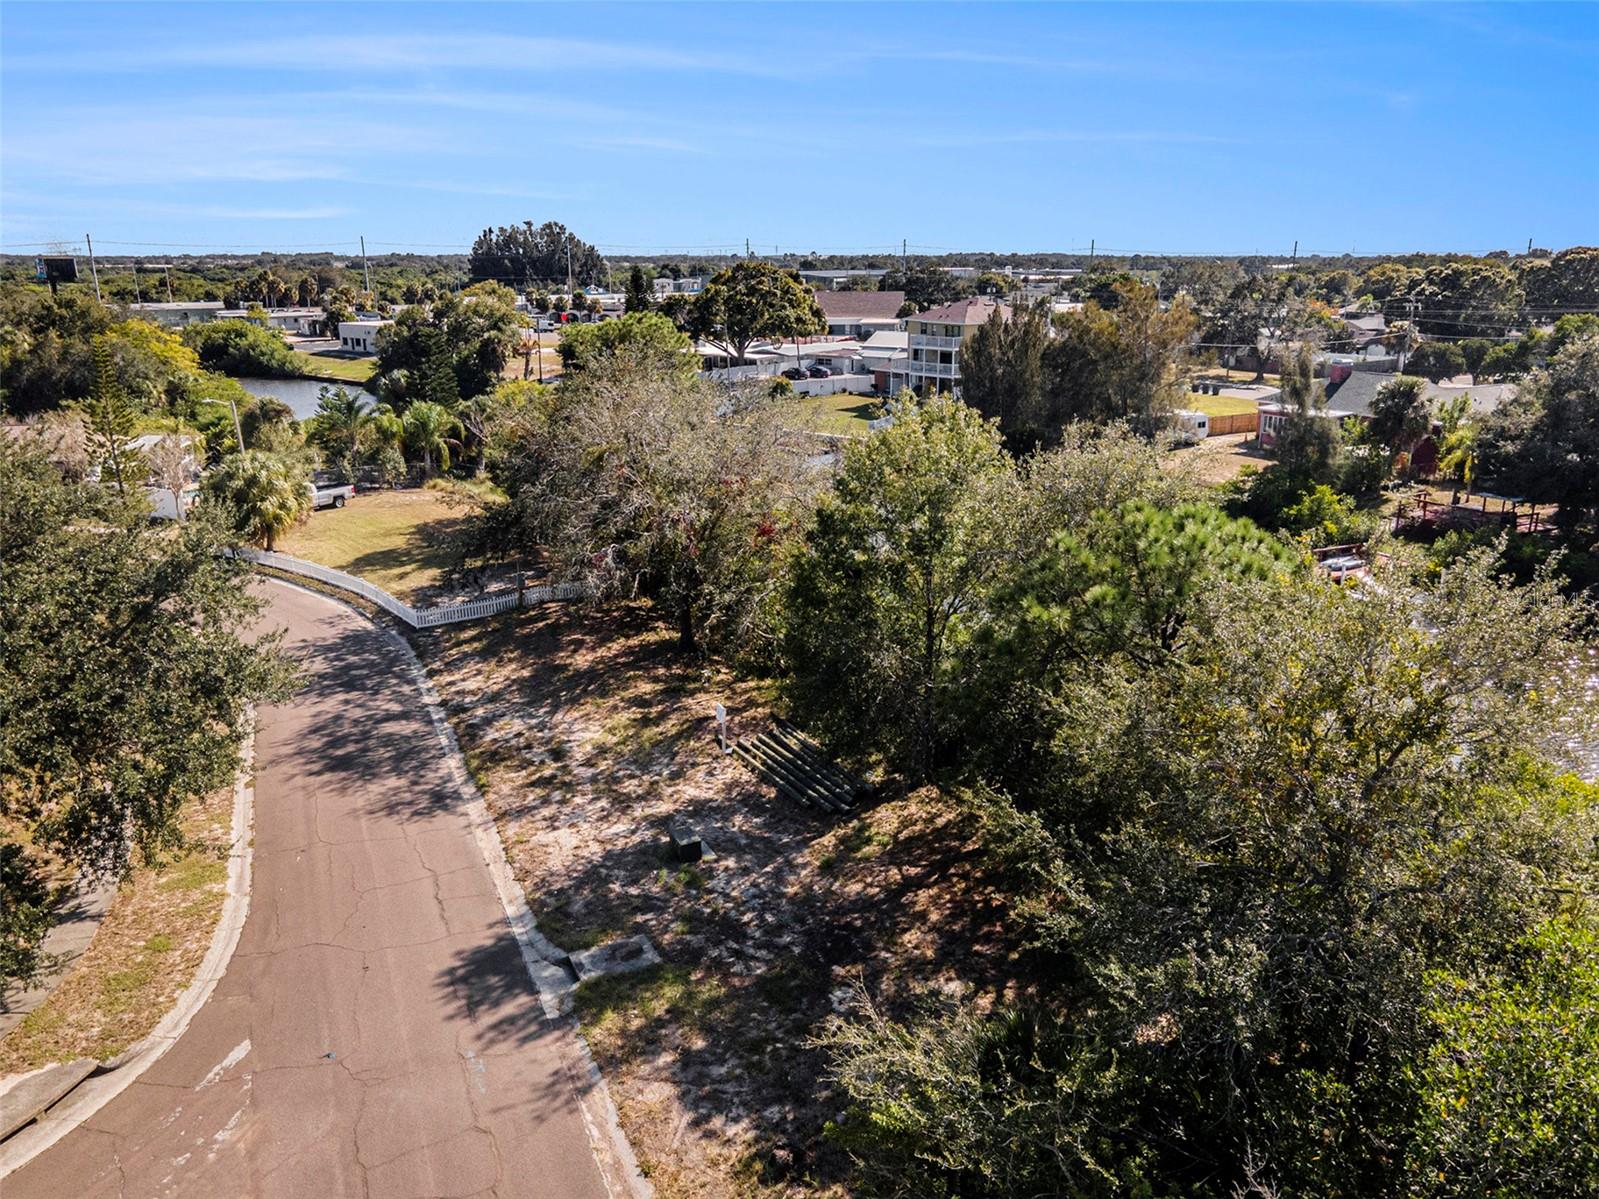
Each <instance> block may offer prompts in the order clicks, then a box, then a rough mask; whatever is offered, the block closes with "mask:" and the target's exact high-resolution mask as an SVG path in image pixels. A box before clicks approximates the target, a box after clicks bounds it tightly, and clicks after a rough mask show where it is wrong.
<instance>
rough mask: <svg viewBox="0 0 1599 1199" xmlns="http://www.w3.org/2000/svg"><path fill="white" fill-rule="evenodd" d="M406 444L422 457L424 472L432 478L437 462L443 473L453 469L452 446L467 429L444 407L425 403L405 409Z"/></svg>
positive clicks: (421, 402) (428, 401) (424, 401)
mask: <svg viewBox="0 0 1599 1199" xmlns="http://www.w3.org/2000/svg"><path fill="white" fill-rule="evenodd" d="M404 428H405V444H406V445H407V446H409V447H410V448H411V449H412V450H414V451H415V452H416V453H418V454H420V455H422V473H423V475H424V476H426V477H427V478H430V479H431V478H432V477H433V464H434V461H435V459H436V460H437V462H438V466H439V469H440V470H449V469H450V446H452V445H456V446H458V445H460V442H459V441H458V440H456V439H457V438H459V437H460V436H461V435H462V434H463V433H464V432H465V430H464V429H462V427H461V422H460V421H459V420H457V419H456V417H455V414H454V413H452V412H451V411H450V410H449V409H448V408H445V407H444V406H443V405H442V404H435V403H433V402H432V401H430V400H422V401H419V402H418V403H415V404H412V405H411V406H410V407H409V408H407V409H406V410H405V418H404Z"/></svg>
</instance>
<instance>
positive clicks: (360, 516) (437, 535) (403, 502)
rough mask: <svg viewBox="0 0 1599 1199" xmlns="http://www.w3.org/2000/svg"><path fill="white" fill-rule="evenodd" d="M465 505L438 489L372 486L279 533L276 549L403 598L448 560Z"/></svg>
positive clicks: (410, 598) (432, 579)
mask: <svg viewBox="0 0 1599 1199" xmlns="http://www.w3.org/2000/svg"><path fill="white" fill-rule="evenodd" d="M464 519H465V509H463V508H461V507H460V506H459V505H458V504H453V503H451V502H450V501H449V499H448V496H447V493H445V492H441V491H428V490H415V491H371V492H364V493H362V494H360V495H357V496H356V497H355V498H354V499H352V500H351V501H350V502H349V504H348V505H347V506H346V507H344V508H323V509H322V510H321V511H319V512H313V513H311V515H310V517H309V518H307V520H306V522H305V523H304V524H302V525H300V526H299V527H297V528H295V529H293V530H292V531H291V532H290V533H289V534H288V535H286V536H284V537H280V538H279V539H278V543H277V549H278V550H279V551H281V552H282V553H285V554H292V555H294V556H295V557H296V558H304V559H305V560H306V561H308V562H317V563H320V564H321V565H323V566H331V567H333V568H334V569H335V570H342V571H344V572H346V573H347V574H352V575H356V576H358V577H360V578H363V579H366V580H367V581H368V582H370V583H375V584H377V585H378V586H379V587H381V588H383V590H385V591H387V592H388V593H389V594H390V595H393V596H395V597H397V598H398V599H402V600H405V601H406V602H407V603H410V602H414V600H415V599H416V598H417V593H418V592H419V591H420V590H421V589H422V588H424V587H429V586H432V585H434V584H436V583H437V582H438V581H439V577H440V575H441V574H442V573H443V572H444V570H445V569H446V568H447V567H448V566H449V565H450V564H451V558H450V554H449V551H448V547H447V546H446V544H445V538H446V535H447V534H448V533H450V532H451V531H452V530H453V529H455V528H458V527H459V526H460V523H461V522H462V520H464Z"/></svg>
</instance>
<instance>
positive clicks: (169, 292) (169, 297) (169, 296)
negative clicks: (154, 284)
mask: <svg viewBox="0 0 1599 1199" xmlns="http://www.w3.org/2000/svg"><path fill="white" fill-rule="evenodd" d="M164 265H165V266H166V272H167V303H168V304H170V303H172V264H171V263H170V262H168V263H165V264H164Z"/></svg>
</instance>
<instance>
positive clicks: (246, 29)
mask: <svg viewBox="0 0 1599 1199" xmlns="http://www.w3.org/2000/svg"><path fill="white" fill-rule="evenodd" d="M0 22H3V27H0V32H3V41H0V68H3V74H0V105H3V107H0V240H3V241H4V243H5V245H6V248H7V249H9V250H21V251H28V250H31V249H33V248H34V243H40V242H46V241H54V240H60V241H63V242H67V243H74V242H78V241H79V240H80V239H81V237H82V235H83V233H84V232H85V231H88V232H89V233H91V234H92V235H93V236H94V238H95V242H96V248H97V249H99V248H101V247H102V246H103V247H104V250H105V252H107V253H116V252H123V253H131V252H142V251H143V250H145V249H149V250H151V251H159V250H160V249H161V248H162V247H160V246H159V245H157V244H155V243H172V245H173V250H172V252H181V249H182V248H195V249H201V248H207V247H219V248H220V247H227V248H238V249H245V250H253V249H262V248H271V249H290V248H299V247H307V248H309V247H322V246H326V247H328V248H333V249H344V248H347V247H349V246H351V245H352V244H353V242H354V240H355V238H356V237H357V236H358V235H360V234H365V236H366V238H367V244H368V247H369V249H379V250H384V249H390V248H400V247H406V246H415V247H417V248H418V249H421V250H435V249H439V250H443V249H464V248H465V247H466V246H467V245H468V244H469V243H470V242H471V239H472V238H473V236H474V235H475V234H476V233H477V232H478V231H479V230H480V229H482V228H483V227H484V226H485V225H489V224H502V223H510V222H514V221H520V220H522V219H524V218H531V219H533V220H535V221H542V220H546V219H557V220H561V221H563V222H565V223H566V224H568V225H569V226H571V227H572V228H573V229H574V230H575V231H577V232H578V233H579V234H580V235H581V236H583V237H585V238H587V239H588V240H590V241H593V242H596V243H597V244H599V245H600V246H601V248H602V249H603V250H605V251H606V252H608V253H611V254H614V255H618V256H625V254H626V253H627V252H628V251H629V250H635V249H636V250H639V251H673V250H677V251H685V252H692V251H693V250H696V249H699V248H708V249H720V248H724V247H725V248H731V247H733V246H742V243H743V240H744V239H745V238H746V237H747V238H750V239H751V240H752V242H753V243H754V244H755V245H756V246H757V247H758V248H760V249H763V250H767V251H770V250H771V249H772V248H773V247H774V246H781V247H782V248H783V249H785V250H790V249H794V250H813V249H814V250H819V251H822V252H832V251H837V252H847V251H862V252H868V251H875V250H879V249H886V248H887V247H889V246H894V247H896V248H897V247H898V245H899V242H900V239H901V238H905V239H908V240H909V242H910V243H911V245H912V247H913V249H924V250H928V251H941V250H945V249H953V250H961V249H996V250H1043V249H1072V248H1076V247H1086V246H1087V244H1088V242H1089V240H1090V238H1092V239H1094V240H1095V241H1096V242H1097V244H1098V245H1099V246H1101V247H1105V248H1108V249H1112V250H1118V251H1134V250H1142V251H1150V252H1180V251H1190V252H1205V251H1210V252H1223V253H1228V252H1250V251H1257V250H1258V251H1261V252H1266V253H1285V252H1286V251H1287V250H1288V249H1289V248H1290V247H1291V245H1292V244H1293V242H1294V241H1295V240H1296V239H1297V240H1298V241H1299V243H1300V248H1301V251H1302V252H1315V251H1320V252H1330V253H1336V252H1341V251H1344V250H1350V249H1353V250H1356V251H1360V252H1372V251H1403V250H1410V249H1430V250H1447V249H1456V250H1469V251H1479V252H1480V251H1485V250H1489V249H1494V248H1500V247H1506V248H1509V247H1518V246H1520V247H1524V246H1525V245H1526V242H1527V239H1528V238H1532V239H1534V240H1535V241H1536V242H1537V243H1538V244H1539V245H1542V246H1550V247H1555V248H1559V247H1563V246H1566V245H1570V244H1574V243H1592V242H1594V241H1596V240H1599V6H1593V5H1585V4H1569V5H1554V6H1547V7H1545V6H1532V5H1518V6H1504V7H1497V6H1447V5H1433V4H1417V5H1399V6H1394V5H1378V4H1359V5H1341V6H1336V7H1329V6H1318V5H1287V4H1285V5H1271V6H1268V5H1260V4H1255V5H1208V4H1187V5H1179V6H1164V5H1153V4H1150V5H1133V4H1125V5H1116V6H1097V5H1068V6H1045V5H1041V4H1031V5H1018V6H1001V5H983V6H955V5H913V4H882V5H872V4H863V3H854V4H847V5H825V6H824V5H809V6H789V5H776V4H771V5H748V6H693V5H689V6H677V5H666V4H657V5H651V6H649V7H635V6H627V5H610V4H603V3H586V4H582V5H576V6H559V7H557V6H538V7H532V6H525V5H512V4H475V5H473V4H463V5H455V6H448V7H446V6H432V5H423V4H397V5H357V4H339V3H320V4H315V5H308V6H304V7H300V6H295V5H265V4H250V5H219V4H218V5H152V4H132V3H128V4H114V5H108V6H99V5H90V4H67V3H51V4H43V3H39V4H18V3H7V4H6V5H5V8H4V12H3V14H0ZM135 243H151V244H149V245H143V244H135Z"/></svg>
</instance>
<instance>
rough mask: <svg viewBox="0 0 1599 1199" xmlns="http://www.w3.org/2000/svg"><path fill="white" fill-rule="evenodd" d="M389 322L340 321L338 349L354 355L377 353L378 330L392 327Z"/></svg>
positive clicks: (379, 320) (380, 320)
mask: <svg viewBox="0 0 1599 1199" xmlns="http://www.w3.org/2000/svg"><path fill="white" fill-rule="evenodd" d="M393 323H394V322H393V321H389V320H382V319H377V320H366V321H340V322H339V348H340V349H344V350H349V351H350V352H351V353H354V354H376V353H377V352H378V330H379V329H382V328H385V327H386V326H388V325H392V324H393Z"/></svg>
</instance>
